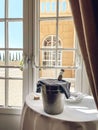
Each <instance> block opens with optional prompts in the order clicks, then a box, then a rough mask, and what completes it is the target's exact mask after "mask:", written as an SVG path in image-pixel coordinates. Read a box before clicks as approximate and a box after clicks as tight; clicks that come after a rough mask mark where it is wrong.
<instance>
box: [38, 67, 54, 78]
mask: <svg viewBox="0 0 98 130" xmlns="http://www.w3.org/2000/svg"><path fill="white" fill-rule="evenodd" d="M40 78H56V70H55V69H41V70H40Z"/></svg>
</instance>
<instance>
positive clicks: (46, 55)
mask: <svg viewBox="0 0 98 130" xmlns="http://www.w3.org/2000/svg"><path fill="white" fill-rule="evenodd" d="M42 44H43V47H42V48H43V49H47V48H54V47H55V46H56V36H53V35H51V36H47V37H46V38H45V40H44V41H43V43H42ZM58 46H59V47H61V41H60V40H59V45H58ZM42 57H43V58H42V62H43V63H42V64H43V66H55V65H56V60H55V58H56V52H55V51H48V50H47V51H43V54H42ZM57 57H58V61H57V66H61V64H62V53H61V51H59V52H58V53H57Z"/></svg>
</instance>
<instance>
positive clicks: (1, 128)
mask: <svg viewBox="0 0 98 130" xmlns="http://www.w3.org/2000/svg"><path fill="white" fill-rule="evenodd" d="M19 128H20V115H9V114H8V115H7V114H0V130H19Z"/></svg>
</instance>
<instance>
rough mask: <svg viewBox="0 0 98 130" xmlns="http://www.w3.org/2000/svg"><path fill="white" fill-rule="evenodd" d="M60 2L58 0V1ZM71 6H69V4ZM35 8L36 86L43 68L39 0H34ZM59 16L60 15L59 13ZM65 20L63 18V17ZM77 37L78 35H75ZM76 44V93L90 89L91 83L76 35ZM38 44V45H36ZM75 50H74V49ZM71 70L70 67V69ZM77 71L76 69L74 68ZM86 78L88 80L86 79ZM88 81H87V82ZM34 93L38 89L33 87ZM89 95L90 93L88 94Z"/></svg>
mask: <svg viewBox="0 0 98 130" xmlns="http://www.w3.org/2000/svg"><path fill="white" fill-rule="evenodd" d="M57 1H58V0H57ZM68 6H69V4H68ZM33 8H34V14H33V17H34V19H33V25H34V27H33V30H35V31H34V35H33V48H34V50H33V62H32V66H33V72H34V73H33V75H34V77H33V86H36V83H37V81H38V80H39V72H38V71H39V70H40V68H43V67H41V66H39V61H40V56H39V50H40V49H39V48H40V46H39V44H38V43H40V41H39V39H40V36H39V31H38V29H39V9H40V4H39V0H37V1H36V0H34V1H33ZM57 14H58V13H57ZM41 19H45V18H41ZM62 19H63V17H62ZM66 19H67V20H70V19H72V18H70V17H66ZM75 35H76V34H75ZM75 42H76V47H75V49H76V55H75V57H77V59H78V69H77V71H76V73H75V75H76V79H75V80H76V85H75V91H81V92H83V91H82V90H83V88H84V87H85V86H88V87H89V83H88V79H87V75H86V72H85V69H84V68H85V67H84V64H83V59H82V56H81V53H80V49H79V45H78V38H77V35H76V39H75ZM34 43H36V44H34ZM64 50H70V49H64ZM72 50H74V49H72ZM69 68H70V67H69ZM76 68H77V67H76ZM73 69H75V68H73ZM84 72H85V75H83V73H84ZM85 77H86V78H85ZM85 79H86V81H85ZM83 84H85V86H83ZM33 91H34V92H35V91H36V87H33ZM87 93H88V92H87Z"/></svg>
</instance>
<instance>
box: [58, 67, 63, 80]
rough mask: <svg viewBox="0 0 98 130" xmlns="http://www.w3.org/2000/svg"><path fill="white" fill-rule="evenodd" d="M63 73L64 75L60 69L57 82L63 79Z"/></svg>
mask: <svg viewBox="0 0 98 130" xmlns="http://www.w3.org/2000/svg"><path fill="white" fill-rule="evenodd" d="M63 73H64V69H61V71H60V74H59V76H58V80H59V81H60V80H62V78H63Z"/></svg>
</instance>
